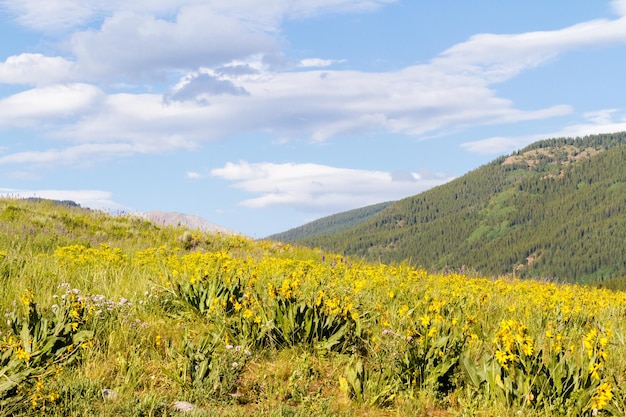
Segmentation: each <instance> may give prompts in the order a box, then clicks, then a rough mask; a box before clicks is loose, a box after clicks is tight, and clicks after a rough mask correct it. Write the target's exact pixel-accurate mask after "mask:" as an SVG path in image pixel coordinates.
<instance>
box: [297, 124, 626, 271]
mask: <svg viewBox="0 0 626 417" xmlns="http://www.w3.org/2000/svg"><path fill="white" fill-rule="evenodd" d="M296 243H300V244H305V245H308V246H315V247H321V248H323V249H326V250H329V251H332V252H339V253H343V254H346V255H357V256H360V257H363V258H367V259H372V260H380V261H383V262H385V263H394V262H408V263H410V264H413V265H420V266H424V267H427V268H435V269H438V270H443V269H444V268H452V269H461V268H465V269H472V270H476V271H478V272H480V273H481V274H486V275H492V276H499V275H503V274H510V275H513V276H518V277H524V278H540V279H550V280H559V281H569V282H583V283H584V282H602V281H608V280H611V279H613V278H618V277H623V276H626V133H624V132H622V133H615V134H603V135H593V136H586V137H584V138H557V139H549V140H544V141H540V142H537V143H534V144H532V145H530V146H528V147H526V148H524V149H522V150H520V151H517V152H514V153H513V154H511V155H508V156H503V157H500V158H498V159H496V160H494V161H492V162H491V163H489V164H486V165H484V166H482V167H480V168H478V169H476V170H474V171H471V172H469V173H468V174H466V175H464V176H462V177H460V178H457V179H455V180H453V181H451V182H449V183H446V184H443V185H441V186H438V187H435V188H433V189H431V190H428V191H426V192H423V193H421V194H418V195H416V196H413V197H410V198H406V199H403V200H400V201H396V202H394V203H393V204H390V205H388V206H386V207H385V208H384V209H383V210H381V211H379V212H377V213H376V214H375V215H373V216H371V217H369V218H367V219H366V220H365V221H364V222H362V223H360V224H358V225H356V226H352V227H350V228H347V229H345V230H343V231H340V232H336V233H330V234H325V235H316V236H309V237H304V238H302V239H297V240H296Z"/></svg>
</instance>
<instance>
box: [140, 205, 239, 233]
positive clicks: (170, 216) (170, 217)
mask: <svg viewBox="0 0 626 417" xmlns="http://www.w3.org/2000/svg"><path fill="white" fill-rule="evenodd" d="M135 215H137V216H139V217H142V218H144V219H146V220H148V221H150V222H152V223H154V224H157V225H159V226H174V227H177V226H184V227H187V228H189V229H198V230H201V231H203V232H219V233H224V234H229V235H235V234H239V233H238V232H236V231H234V230H232V229H229V228H227V227H224V226H220V225H218V224H215V223H211V222H210V221H208V220H206V219H204V218H202V217H200V216H196V215H192V214H183V213H176V212H167V211H159V210H154V211H149V212H146V213H135Z"/></svg>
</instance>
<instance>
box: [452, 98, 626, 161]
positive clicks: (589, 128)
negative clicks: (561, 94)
mask: <svg viewBox="0 0 626 417" xmlns="http://www.w3.org/2000/svg"><path fill="white" fill-rule="evenodd" d="M583 118H584V119H585V120H586V122H585V123H577V124H572V125H570V126H566V127H564V128H563V129H561V130H558V131H553V132H546V133H536V134H532V135H522V136H511V137H492V138H486V139H481V140H477V141H472V142H465V143H462V144H461V145H460V146H461V147H462V148H464V149H466V150H467V151H469V152H472V153H479V154H488V155H494V154H498V155H503V154H508V153H510V152H513V151H515V150H518V149H520V148H523V147H524V146H527V145H530V144H531V143H533V142H536V141H538V140H543V139H546V138H564V137H565V138H575V137H583V136H589V135H598V134H603V133H616V132H626V110H623V109H602V110H597V111H593V112H588V113H585V114H584V115H583Z"/></svg>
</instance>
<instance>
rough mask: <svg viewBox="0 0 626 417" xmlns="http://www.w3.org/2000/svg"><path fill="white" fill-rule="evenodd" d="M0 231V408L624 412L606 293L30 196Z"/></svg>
mask: <svg viewBox="0 0 626 417" xmlns="http://www.w3.org/2000/svg"><path fill="white" fill-rule="evenodd" d="M0 218H2V227H1V229H0V291H2V296H1V297H0V303H1V305H0V308H1V309H2V311H3V312H4V314H5V316H4V320H3V322H2V323H1V324H0V332H1V333H0V415H16V416H19V415H24V416H26V415H28V416H31V415H52V416H68V415H72V416H110V415H121V416H169V415H179V414H180V413H181V412H180V411H176V408H177V407H183V406H185V405H187V406H189V407H193V411H192V412H191V413H190V414H191V415H202V416H217V415H220V416H244V415H245V416H248V415H258V416H365V415H367V416H387V415H425V416H428V415H432V416H454V415H473V416H479V415H480V416H484V415H501V416H517V415H525V416H546V415H550V416H559V415H562V416H567V415H589V416H590V415H616V416H617V415H624V412H625V411H626V400H625V398H624V392H625V391H624V375H626V372H625V371H626V369H624V368H625V367H626V365H625V364H626V361H625V360H624V359H625V358H626V346H625V345H624V341H625V337H624V335H625V328H626V321H624V316H625V315H626V307H625V306H626V294H624V293H621V292H611V291H608V290H603V289H594V288H587V287H579V286H572V285H557V284H555V283H547V282H546V283H541V282H536V281H519V280H512V279H495V280H491V279H484V278H480V277H467V276H465V275H462V274H458V273H450V274H431V273H428V272H427V271H425V270H422V269H416V268H413V267H410V266H408V265H406V264H399V265H383V264H375V263H365V262H361V261H355V260H353V259H346V258H343V257H340V256H337V255H333V254H330V253H326V252H323V251H320V250H317V249H315V250H314V249H305V248H300V247H295V246H290V245H285V244H280V243H275V242H270V241H258V242H255V241H252V240H248V239H245V238H242V237H238V236H224V235H208V234H199V233H194V232H190V231H185V230H181V229H161V228H156V227H154V226H152V225H150V224H148V223H144V222H142V221H139V220H137V219H132V218H124V217H110V216H107V215H104V214H102V213H97V212H88V211H85V210H81V209H78V208H62V207H59V206H56V205H51V204H48V203H46V202H39V203H37V202H27V201H18V200H1V201H0ZM29 230H36V233H34V232H29ZM181 402H186V403H181Z"/></svg>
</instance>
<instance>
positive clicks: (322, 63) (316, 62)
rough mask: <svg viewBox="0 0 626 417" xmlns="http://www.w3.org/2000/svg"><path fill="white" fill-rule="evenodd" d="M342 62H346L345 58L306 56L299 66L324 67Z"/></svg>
mask: <svg viewBox="0 0 626 417" xmlns="http://www.w3.org/2000/svg"><path fill="white" fill-rule="evenodd" d="M341 62H345V60H335V59H320V58H306V59H303V60H301V61H300V62H299V63H298V65H297V66H298V67H300V68H322V67H329V66H331V65H333V64H336V63H341Z"/></svg>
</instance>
